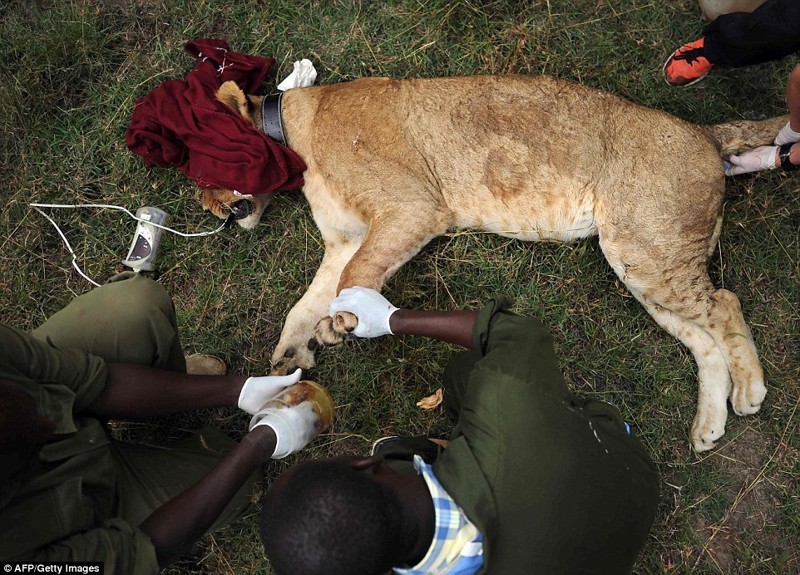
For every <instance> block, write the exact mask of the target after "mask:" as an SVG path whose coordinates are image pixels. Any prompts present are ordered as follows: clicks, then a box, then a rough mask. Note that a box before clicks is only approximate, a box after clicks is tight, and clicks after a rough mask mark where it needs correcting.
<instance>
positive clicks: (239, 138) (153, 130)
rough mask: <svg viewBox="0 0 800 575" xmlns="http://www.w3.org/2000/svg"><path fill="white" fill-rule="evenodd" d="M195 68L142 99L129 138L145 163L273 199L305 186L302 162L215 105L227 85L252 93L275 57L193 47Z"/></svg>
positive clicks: (208, 44) (215, 44) (207, 43)
mask: <svg viewBox="0 0 800 575" xmlns="http://www.w3.org/2000/svg"><path fill="white" fill-rule="evenodd" d="M185 48H186V51H187V52H189V53H190V54H191V55H192V56H194V57H195V58H197V60H198V63H197V65H196V66H195V67H194V68H193V69H192V70H191V71H190V72H189V74H187V76H186V80H185V81H182V80H169V81H166V82H163V83H162V84H161V86H159V87H158V88H156V89H155V90H153V91H152V92H150V93H149V94H147V95H146V96H144V97H143V98H141V99H140V100H139V101H138V102H137V103H136V107H135V108H134V110H133V117H132V118H131V123H130V125H128V130H127V132H126V134H125V143H126V144H127V145H128V148H130V150H131V151H132V152H133V153H135V154H138V155H140V156H142V157H143V158H144V161H145V165H147V166H148V167H151V166H154V165H155V166H175V167H177V168H178V169H179V170H180V171H182V172H183V173H184V174H186V175H187V176H188V177H189V178H191V179H192V180H194V181H195V182H196V183H197V185H198V186H200V187H203V188H223V189H227V190H236V191H237V192H240V193H242V194H267V193H270V192H275V191H279V190H293V189H296V188H299V187H301V186H302V185H303V171H305V169H306V165H305V163H304V162H303V159H302V158H301V157H300V156H299V155H297V153H295V152H294V151H293V150H292V149H290V148H288V147H286V146H283V145H281V144H279V143H278V142H276V141H275V140H273V139H272V138H269V137H267V136H265V135H264V134H262V133H261V132H259V131H258V130H256V129H255V128H253V126H252V125H251V124H250V123H249V122H247V121H246V120H245V119H244V118H242V117H241V116H240V115H239V114H238V113H237V112H234V111H233V110H231V109H230V108H228V107H227V106H226V105H225V104H223V103H221V102H219V101H217V99H216V98H215V94H216V92H217V89H218V88H219V87H220V86H221V85H222V83H223V82H226V81H228V80H233V81H234V82H236V83H237V84H238V85H239V87H240V88H241V89H242V90H244V92H245V93H246V94H252V93H254V92H255V91H256V90H257V89H258V88H259V87H260V86H261V85H262V84H263V83H264V80H265V79H266V77H267V73H268V72H269V69H270V68H271V67H272V65H273V64H274V63H275V60H274V59H272V58H262V57H260V56H249V55H246V54H237V53H236V52H232V51H231V50H230V49H229V47H228V44H227V43H226V42H225V41H223V40H197V41H195V42H187V43H186V45H185Z"/></svg>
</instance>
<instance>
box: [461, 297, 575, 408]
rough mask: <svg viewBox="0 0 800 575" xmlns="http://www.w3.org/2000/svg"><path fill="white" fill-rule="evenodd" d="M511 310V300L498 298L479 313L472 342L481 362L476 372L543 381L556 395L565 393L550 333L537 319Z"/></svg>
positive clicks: (564, 385)
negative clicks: (479, 370)
mask: <svg viewBox="0 0 800 575" xmlns="http://www.w3.org/2000/svg"><path fill="white" fill-rule="evenodd" d="M510 306H511V300H509V299H508V298H498V299H496V300H491V301H489V302H488V303H487V304H486V305H485V306H484V307H483V309H481V311H480V312H479V313H478V319H477V320H476V322H475V327H474V328H473V334H472V339H473V348H474V349H475V350H476V352H477V353H478V354H479V355H480V356H482V359H481V360H480V362H479V366H476V368H478V367H479V368H480V369H481V370H487V369H489V370H496V371H497V372H499V373H503V374H505V375H508V376H512V377H516V378H518V379H519V380H521V381H526V380H528V381H529V380H531V379H532V378H535V379H537V380H539V381H546V382H548V386H549V387H550V388H551V389H552V390H553V391H554V392H556V393H557V394H562V393H566V391H567V388H566V384H565V383H564V380H563V376H562V374H561V369H560V368H559V365H558V359H557V357H556V354H555V349H554V348H553V339H552V336H551V335H550V331H549V330H548V329H547V328H546V327H545V326H544V324H543V323H542V322H541V321H540V320H538V319H536V318H533V317H526V316H520V315H517V314H515V313H512V312H511V311H509V309H508V308H509V307H510Z"/></svg>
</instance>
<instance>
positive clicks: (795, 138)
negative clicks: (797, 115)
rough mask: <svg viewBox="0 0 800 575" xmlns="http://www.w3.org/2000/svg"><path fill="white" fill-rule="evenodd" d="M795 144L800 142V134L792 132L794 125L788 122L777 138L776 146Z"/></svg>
mask: <svg viewBox="0 0 800 575" xmlns="http://www.w3.org/2000/svg"><path fill="white" fill-rule="evenodd" d="M794 142H800V133H799V132H795V131H794V130H792V125H791V124H790V123H789V122H786V125H785V126H784V127H783V128H781V131H780V132H778V135H777V136H775V144H776V145H778V146H782V145H784V144H793V143H794Z"/></svg>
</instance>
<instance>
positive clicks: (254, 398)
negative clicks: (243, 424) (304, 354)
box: [237, 367, 303, 415]
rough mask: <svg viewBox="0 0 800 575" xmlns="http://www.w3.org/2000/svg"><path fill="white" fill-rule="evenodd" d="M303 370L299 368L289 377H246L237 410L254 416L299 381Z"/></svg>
mask: <svg viewBox="0 0 800 575" xmlns="http://www.w3.org/2000/svg"><path fill="white" fill-rule="evenodd" d="M302 373H303V370H302V369H300V368H299V367H298V368H297V369H296V370H295V372H294V373H292V374H290V375H264V376H261V377H248V378H247V380H245V382H244V385H243V386H242V390H241V391H240V392H239V402H238V404H237V405H238V406H239V409H242V410H244V411H246V412H247V413H249V414H250V415H255V413H256V412H258V410H259V409H261V407H262V406H263V405H264V404H265V403H267V402H268V401H269V400H270V399H272V398H273V397H275V396H276V395H278V394H279V393H280V392H282V391H283V390H284V388H287V387H289V386H290V385H292V384H293V383H297V382H298V381H300V376H301V375H302Z"/></svg>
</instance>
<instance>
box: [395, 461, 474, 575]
mask: <svg viewBox="0 0 800 575" xmlns="http://www.w3.org/2000/svg"><path fill="white" fill-rule="evenodd" d="M414 469H416V470H417V473H419V474H420V475H422V477H423V479H424V480H425V483H426V485H427V486H428V491H429V492H430V494H431V499H432V500H433V509H434V514H435V531H434V534H433V541H432V542H431V546H430V548H429V549H428V552H427V553H426V554H425V557H423V558H422V560H421V561H420V562H419V563H418V564H417V565H415V566H413V567H410V568H405V569H401V568H395V569H394V572H395V573H397V574H398V575H431V574H436V575H445V574H454V573H464V574H466V573H475V572H477V570H478V569H479V568H480V567H481V565H482V564H483V544H482V541H483V535H482V534H481V533H480V531H478V528H477V527H475V525H473V524H472V523H471V522H470V520H469V519H467V516H466V515H465V514H464V512H463V511H462V509H461V508H460V507H459V506H458V504H456V502H455V501H454V500H453V498H452V497H450V495H449V494H448V493H447V491H446V490H445V488H444V486H442V484H441V483H439V480H438V479H437V478H436V475H434V473H433V468H432V467H431V466H430V465H428V464H427V463H425V461H424V460H423V459H422V458H421V457H420V456H419V455H414Z"/></svg>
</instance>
